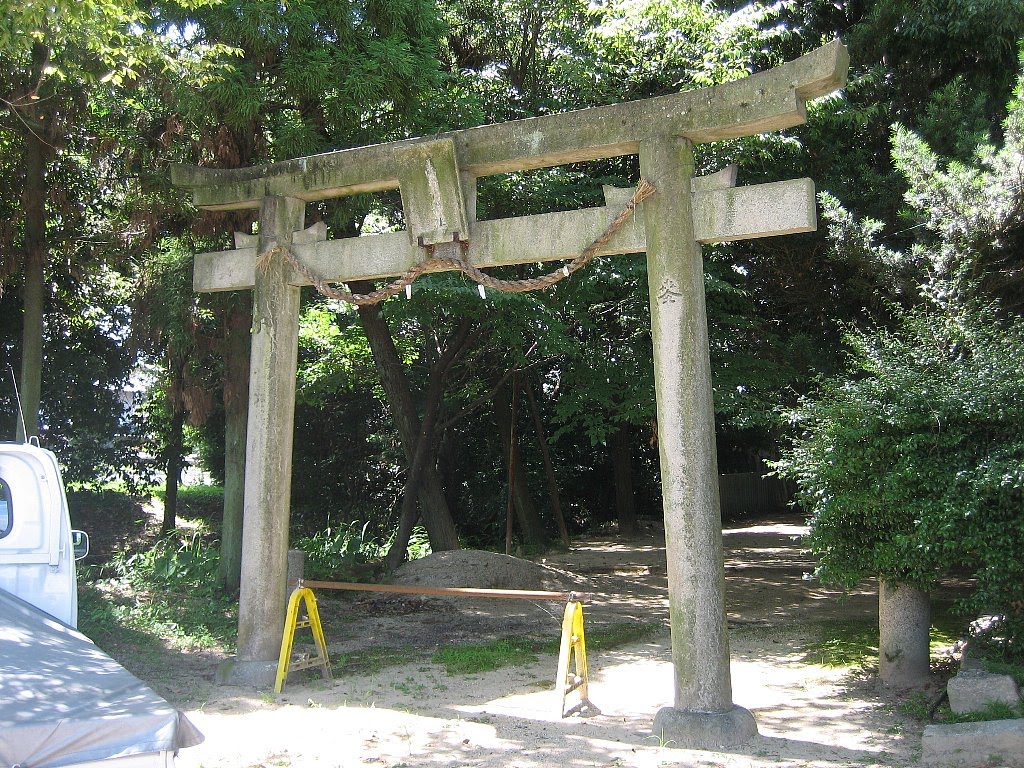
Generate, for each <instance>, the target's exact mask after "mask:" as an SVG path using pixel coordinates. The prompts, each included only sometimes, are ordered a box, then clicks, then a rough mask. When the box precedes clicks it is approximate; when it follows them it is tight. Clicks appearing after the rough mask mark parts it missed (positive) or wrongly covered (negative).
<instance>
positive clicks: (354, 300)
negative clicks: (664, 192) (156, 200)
mask: <svg viewBox="0 0 1024 768" xmlns="http://www.w3.org/2000/svg"><path fill="white" fill-rule="evenodd" d="M654 192H655V189H654V185H652V184H651V183H650V182H648V181H647V180H646V179H640V183H639V184H638V185H637V188H636V191H635V192H634V193H633V196H632V197H631V198H630V199H629V202H627V203H626V205H625V207H624V208H623V209H622V211H620V212H619V215H618V216H616V217H615V218H614V219H613V220H612V222H611V223H610V224H609V225H608V226H607V228H605V230H604V232H602V233H601V234H600V235H599V236H598V237H597V239H596V240H594V242H592V243H591V244H590V245H588V246H587V247H586V248H585V249H584V250H583V252H582V253H580V255H579V256H577V257H576V258H575V259H573V260H572V261H571V262H570V263H569V264H567V265H565V266H564V267H560V268H559V269H556V270H554V271H553V272H549V273H548V274H546V275H541V276H540V277H532V278H529V279H526V280H499V279H498V278H496V277H492V276H491V275H488V274H487V273H486V272H483V271H481V270H480V269H478V268H477V267H475V266H473V265H472V264H470V263H469V262H468V261H467V260H466V258H465V257H466V249H467V247H468V243H466V242H464V241H460V242H459V243H458V246H459V251H460V252H461V256H435V255H434V250H435V249H434V246H427V253H428V254H429V256H428V258H426V259H424V260H423V261H421V262H420V263H419V264H416V265H415V266H414V267H412V268H410V269H409V270H408V271H406V272H405V273H404V274H402V275H401V276H399V277H398V278H396V279H395V280H394V281H392V282H390V283H388V284H387V285H386V286H384V287H383V288H380V289H378V290H376V291H372V292H370V293H352V292H351V291H347V290H344V289H342V288H335V287H332V286H331V285H330V284H329V283H328V282H327V281H326V280H324V279H323V278H321V277H319V276H317V275H315V274H314V273H313V272H312V271H311V270H310V269H309V268H308V267H307V266H306V265H305V264H303V263H302V262H300V261H299V260H298V258H297V257H296V256H295V254H294V253H293V252H292V251H291V249H289V248H286V247H284V246H280V245H278V246H274V247H273V248H271V249H270V250H268V251H265V252H264V253H263V254H261V255H260V257H259V260H258V261H257V262H256V268H257V269H259V270H260V271H261V272H264V273H265V272H266V270H267V269H268V268H269V266H270V263H271V261H272V260H273V259H274V257H276V256H284V258H285V259H286V260H287V261H288V263H289V264H291V265H292V267H293V268H294V269H295V271H296V272H298V273H299V274H300V275H302V276H303V277H305V278H306V279H307V280H309V282H310V283H311V284H312V285H313V287H314V288H316V289H317V290H318V291H319V292H320V293H321V294H323V295H324V296H327V297H328V298H331V299H338V300H339V301H345V302H348V303H349V304H360V305H366V304H378V303H380V302H382V301H384V299H387V298H390V297H392V296H396V295H397V294H399V293H401V292H402V291H404V290H405V288H406V286H408V285H412V283H413V282H414V281H415V280H416V278H418V277H419V276H420V275H422V274H423V273H425V272H440V271H444V270H455V271H458V272H462V273H463V274H464V275H466V276H467V277H468V278H469V279H471V280H473V281H474V282H476V283H478V284H480V285H482V286H484V287H486V288H493V289H494V290H496V291H504V292H506V293H523V292H525V291H536V290H541V289H543V288H549V287H551V286H552V285H554V284H555V283H557V282H558V281H560V280H564V279H565V278H567V277H568V276H569V275H571V274H572V273H573V272H576V271H578V270H580V269H583V267H585V266H587V264H589V263H590V261H591V260H592V259H593V258H594V257H595V256H596V255H597V254H598V252H599V251H600V250H601V249H602V248H603V247H604V246H605V245H607V243H608V241H609V240H611V239H612V237H614V236H615V233H616V232H618V231H619V230H620V229H621V228H622V226H623V224H625V223H626V220H627V219H628V218H629V217H630V216H631V215H632V214H633V211H634V210H635V209H636V207H637V205H639V204H640V203H642V202H643V201H644V200H646V199H647V198H648V197H650V196H651V195H652V194H654Z"/></svg>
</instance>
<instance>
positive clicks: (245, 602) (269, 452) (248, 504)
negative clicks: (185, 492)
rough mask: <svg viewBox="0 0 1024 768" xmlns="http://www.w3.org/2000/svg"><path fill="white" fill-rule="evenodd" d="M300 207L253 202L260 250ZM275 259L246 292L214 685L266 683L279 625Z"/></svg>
mask: <svg viewBox="0 0 1024 768" xmlns="http://www.w3.org/2000/svg"><path fill="white" fill-rule="evenodd" d="M305 207H306V203H305V201H303V200H299V199H296V198H293V197H277V196H268V197H265V198H263V201H262V204H261V205H260V225H259V226H260V234H259V248H258V252H259V253H267V252H270V251H272V250H273V249H274V248H279V247H280V248H290V247H291V246H292V240H293V238H294V236H295V234H296V232H297V230H301V229H302V226H303V221H304V218H305ZM290 272H291V267H290V266H289V265H288V262H287V260H285V259H281V258H271V259H267V260H266V263H264V264H261V265H260V266H259V267H258V268H257V269H256V282H255V285H254V288H253V325H252V356H251V362H250V364H249V421H248V423H249V428H248V434H249V437H248V448H247V457H246V467H245V520H244V522H243V526H242V550H243V552H244V553H245V555H244V557H243V558H242V574H241V575H242V582H241V592H240V593H239V598H238V600H239V605H238V616H239V621H238V653H237V655H236V657H235V659H234V660H232V661H229V662H226V663H225V664H223V665H221V667H220V669H218V671H217V679H218V681H219V682H222V683H228V684H232V685H254V686H257V687H260V688H266V687H268V686H272V685H273V684H274V681H275V679H276V676H277V656H278V652H279V650H280V636H279V634H278V633H277V632H267V629H266V628H267V627H274V628H277V627H280V626H282V625H283V623H284V608H285V604H286V603H287V599H286V594H285V590H286V585H285V580H284V579H267V578H266V575H267V574H274V573H278V574H283V573H286V572H287V556H288V555H287V552H288V521H289V514H288V509H289V503H290V501H289V499H290V496H291V484H292V464H291V457H292V436H293V434H294V429H295V368H296V359H297V356H298V342H299V287H298V286H297V285H293V284H292V282H293V281H291V280H289V279H288V278H289V274H290Z"/></svg>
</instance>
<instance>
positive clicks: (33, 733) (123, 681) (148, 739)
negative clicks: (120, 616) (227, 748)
mask: <svg viewBox="0 0 1024 768" xmlns="http://www.w3.org/2000/svg"><path fill="white" fill-rule="evenodd" d="M202 740H203V736H202V734H201V733H200V732H199V731H198V730H197V729H196V727H195V726H194V725H192V723H191V722H189V720H188V718H186V717H185V716H184V715H183V714H181V713H180V712H178V711H177V710H176V709H174V708H173V707H172V706H171V705H170V704H168V703H167V702H166V701H164V700H163V699H162V698H160V697H159V696H157V695H156V694H155V693H154V692H153V691H152V690H150V689H149V688H148V687H146V685H144V684H143V683H142V682H141V681H140V680H139V679H138V678H136V677H134V676H133V675H131V674H130V673H129V672H128V671H127V670H126V669H125V668H124V667H122V666H121V665H120V664H118V663H117V662H116V661H114V660H113V659H111V658H110V657H109V656H107V655H106V654H105V653H103V651H101V650H100V649H99V648H97V647H96V646H95V645H94V644H93V643H92V641H91V640H89V638H87V637H86V636H85V635H83V634H81V633H80V632H77V631H76V630H74V629H71V628H70V627H68V626H66V625H65V624H62V623H61V622H59V621H57V620H56V619H54V618H52V617H51V616H49V615H48V614H46V613H45V612H43V611H40V610H39V609H38V608H35V607H34V606H32V605H29V604H28V603H26V602H24V601H23V600H20V599H18V598H17V597H15V596H14V595H11V594H10V593H9V592H6V591H4V590H2V589H0V768H13V766H20V768H57V766H65V765H74V764H76V763H82V762H87V761H91V760H105V759H108V758H113V757H126V756H129V755H142V754H146V753H160V752H163V751H169V752H174V751H176V750H178V749H180V748H182V747H190V746H193V745H195V744H199V743H200V742H201V741H202Z"/></svg>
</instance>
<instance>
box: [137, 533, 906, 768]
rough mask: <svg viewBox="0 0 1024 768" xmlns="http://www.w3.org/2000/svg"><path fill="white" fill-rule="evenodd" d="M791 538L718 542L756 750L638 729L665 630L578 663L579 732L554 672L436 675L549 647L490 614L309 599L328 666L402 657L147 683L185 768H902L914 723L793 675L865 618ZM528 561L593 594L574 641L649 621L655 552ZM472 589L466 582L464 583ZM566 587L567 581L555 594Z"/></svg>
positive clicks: (872, 692)
mask: <svg viewBox="0 0 1024 768" xmlns="http://www.w3.org/2000/svg"><path fill="white" fill-rule="evenodd" d="M802 530H803V529H802V527H801V526H800V525H799V523H798V521H796V520H789V519H779V520H775V521H769V522H764V523H762V524H758V525H748V526H746V527H735V528H729V529H727V530H726V531H725V536H724V541H725V546H726V569H727V601H728V611H729V624H730V628H731V633H730V634H731V643H732V659H733V661H732V678H733V698H734V701H735V702H736V703H737V704H740V705H742V706H744V707H747V708H748V709H750V710H751V711H752V712H753V713H754V715H755V717H756V719H757V722H758V727H759V729H760V734H761V735H760V736H759V737H758V738H757V739H755V740H754V741H752V742H751V743H750V744H748V745H745V746H744V747H742V748H738V749H733V750H730V751H728V752H705V751H695V750H682V749H676V748H675V747H674V746H673V744H672V743H671V742H667V743H663V740H662V739H660V738H659V737H658V736H657V735H656V734H653V733H652V732H651V724H652V720H653V717H654V714H655V713H656V712H657V711H658V709H659V708H660V707H663V706H667V705H670V704H671V703H672V697H673V690H672V679H673V675H672V666H671V663H670V646H669V638H668V633H667V630H665V631H662V632H660V633H658V634H656V635H655V636H653V637H652V638H651V639H650V640H648V641H645V642H640V643H635V644H632V645H629V646H625V647H620V648H618V649H616V650H613V651H608V652H603V653H595V652H591V653H590V658H589V661H590V698H591V700H592V701H593V703H594V704H595V705H596V706H597V707H598V708H599V709H600V710H601V714H599V715H596V716H592V717H586V718H581V717H570V718H567V719H563V718H562V717H561V710H560V704H561V702H560V700H559V698H558V696H557V695H556V694H555V693H554V692H553V690H552V689H553V681H554V677H555V668H556V661H557V660H556V657H555V655H554V654H551V655H544V654H542V655H539V656H538V658H537V660H536V662H534V663H531V664H528V665H527V666H520V667H509V668H504V669H500V670H496V671H493V672H488V673H485V674H479V675H470V676H449V675H448V674H447V673H446V672H445V670H444V668H443V667H441V666H438V665H435V664H432V663H430V652H431V651H432V649H433V648H435V647H437V646H438V645H444V644H451V643H465V642H472V641H476V640H486V639H490V638H493V637H502V636H509V635H516V636H518V635H528V636H532V637H538V638H543V637H547V638H555V637H557V636H558V634H559V628H560V623H561V610H562V606H561V605H559V604H557V603H530V602H514V603H513V602H509V601H498V600H469V601H457V602H455V601H444V600H437V599H432V600H427V601H420V600H418V599H414V600H409V599H403V600H385V599H383V598H381V599H377V598H371V599H366V598H365V597H362V598H361V599H354V598H352V597H346V598H342V597H331V596H329V595H327V594H323V595H322V596H318V600H320V602H321V608H322V614H323V617H324V627H325V633H326V635H327V639H328V642H329V645H330V649H331V653H332V657H333V658H335V659H339V658H341V657H342V656H344V655H345V654H347V653H351V652H353V651H357V650H359V649H365V648H367V647H374V646H376V647H380V646H390V647H395V648H406V649H409V652H410V655H411V657H412V658H415V659H416V660H415V661H413V662H411V663H408V664H404V665H402V666H391V667H386V668H383V669H380V670H378V671H376V672H367V673H362V674H356V675H345V676H343V677H340V678H339V679H336V680H332V681H325V680H320V679H319V678H316V677H309V676H306V677H304V675H308V673H297V674H295V675H294V676H293V677H292V678H291V679H290V680H289V682H288V686H287V687H286V690H285V692H284V693H283V694H281V695H279V696H274V695H272V694H259V693H256V692H254V691H249V690H245V689H241V688H230V687H217V686H215V685H213V684H212V683H211V682H210V679H211V678H212V672H213V669H214V667H215V665H216V663H217V661H218V659H215V658H203V657H195V656H193V657H192V662H191V663H192V664H193V666H192V669H191V671H190V672H189V674H188V676H187V679H183V678H182V677H181V676H180V675H177V676H173V677H164V678H162V679H155V680H148V682H151V684H153V685H154V687H156V688H157V690H158V691H160V692H161V693H162V694H163V695H165V696H167V697H168V698H169V699H170V700H171V701H172V702H174V703H175V704H176V705H178V706H180V707H182V708H183V709H184V710H185V711H186V713H187V715H188V717H189V718H190V719H191V720H192V721H193V722H194V723H195V724H196V725H197V726H198V727H199V728H200V729H201V730H202V731H203V732H204V734H205V735H206V741H205V742H204V743H203V744H202V745H200V746H197V747H192V748H189V749H186V750H183V751H182V752H181V754H180V756H179V758H178V765H179V766H180V767H182V768H198V767H199V766H204V767H205V768H214V767H221V766H223V767H225V768H226V767H227V766H232V767H233V768H243V767H253V768H254V767H255V766H266V767H267V768H271V767H272V766H325V767H331V766H339V767H344V768H349V767H351V768H355V767H356V766H386V767H387V768H397V767H398V766H439V767H440V766H451V767H453V768H454V767H456V766H486V767H490V766H494V767H497V766H503V767H504V766H508V767H509V768H512V767H515V768H534V767H535V766H537V767H539V766H545V767H547V766H637V767H638V768H646V767H647V766H676V765H678V766H730V767H731V766H743V767H746V766H752V767H758V768H760V767H761V766H821V767H823V768H824V767H830V766H875V765H890V766H904V765H911V764H913V763H915V762H916V761H917V759H918V757H917V756H918V754H919V751H920V732H921V725H920V724H919V723H917V722H915V721H913V720H911V719H910V718H908V717H906V716H905V715H903V714H901V713H900V711H899V708H898V707H897V706H895V702H896V699H895V698H893V696H892V694H891V693H890V692H888V691H886V690H884V689H883V688H881V687H880V686H879V685H878V684H877V683H876V682H875V681H874V680H873V678H872V677H871V676H870V675H864V674H862V673H857V672H856V671H854V670H850V669H845V668H839V669H836V668H826V667H822V666H817V665H815V664H814V663H812V662H811V661H808V657H807V648H808V647H809V646H810V645H811V644H813V643H814V642H816V641H820V640H822V639H823V638H827V637H828V636H829V632H830V627H831V628H834V627H835V626H836V622H839V621H842V622H850V621H857V620H863V621H871V620H873V617H874V612H875V610H876V603H875V597H874V595H873V593H870V592H863V593H858V594H854V595H851V596H849V597H847V598H844V599H842V600H840V599H839V596H838V595H837V594H836V593H834V592H830V591H828V590H824V589H822V588H821V587H820V585H817V584H816V583H815V582H812V581H808V580H806V579H804V578H803V575H804V574H805V573H806V572H807V571H809V570H810V568H811V565H810V563H809V562H808V561H806V560H805V559H804V558H803V557H802V555H801V553H800V551H799V545H798V543H797V537H798V536H799V534H800V533H801V532H802ZM542 564H544V565H546V566H548V567H550V568H553V569H557V571H555V572H554V573H555V578H556V580H560V579H568V580H569V582H570V583H572V584H573V585H574V586H576V588H577V589H584V590H587V591H592V592H593V593H595V596H594V600H593V601H592V603H590V604H588V605H587V608H586V615H587V627H588V629H590V628H591V627H599V626H601V625H602V624H607V625H611V624H618V623H622V622H625V621H631V620H636V621H644V622H647V621H652V620H655V621H663V620H665V617H666V615H667V596H666V579H665V551H664V546H663V541H662V540H661V538H660V537H659V536H658V535H656V533H652V534H651V535H649V536H648V537H646V538H643V539H640V540H637V541H635V542H631V543H628V544H623V543H620V542H616V541H615V540H613V539H608V540H601V539H589V540H586V541H583V542H578V543H577V544H576V545H575V546H574V547H573V549H572V551H570V552H568V553H565V554H560V555H557V556H554V557H548V558H546V559H545V560H543V561H542ZM472 576H473V575H472V574H469V575H468V578H472ZM561 583H564V582H561Z"/></svg>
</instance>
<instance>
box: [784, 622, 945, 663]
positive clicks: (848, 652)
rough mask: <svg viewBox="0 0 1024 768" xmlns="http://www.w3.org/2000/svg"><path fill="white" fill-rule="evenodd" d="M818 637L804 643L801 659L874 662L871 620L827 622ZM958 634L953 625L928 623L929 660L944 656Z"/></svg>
mask: <svg viewBox="0 0 1024 768" xmlns="http://www.w3.org/2000/svg"><path fill="white" fill-rule="evenodd" d="M821 634H822V639H821V640H819V641H817V642H815V643H812V644H811V645H809V646H808V647H807V651H806V653H805V654H804V656H803V658H802V659H801V661H804V662H807V663H810V664H819V665H821V666H823V667H861V668H863V667H869V666H874V665H876V664H878V626H877V625H876V624H875V623H874V622H873V621H863V620H860V621H853V622H845V623H839V622H830V623H828V624H825V625H823V626H822V631H821ZM957 638H958V635H957V631H956V629H955V628H954V625H952V624H950V623H947V622H941V623H940V624H939V625H938V626H936V625H932V627H931V630H930V639H929V650H930V655H931V659H932V663H933V664H934V663H936V662H939V661H942V660H943V659H946V658H948V656H949V650H950V648H951V647H952V646H953V643H955V642H956V640H957Z"/></svg>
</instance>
